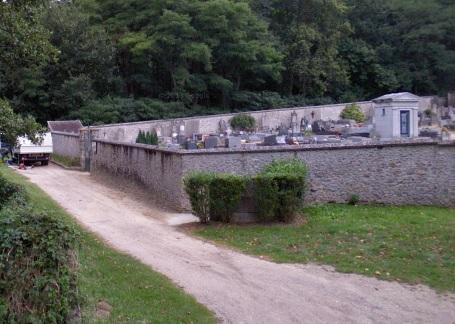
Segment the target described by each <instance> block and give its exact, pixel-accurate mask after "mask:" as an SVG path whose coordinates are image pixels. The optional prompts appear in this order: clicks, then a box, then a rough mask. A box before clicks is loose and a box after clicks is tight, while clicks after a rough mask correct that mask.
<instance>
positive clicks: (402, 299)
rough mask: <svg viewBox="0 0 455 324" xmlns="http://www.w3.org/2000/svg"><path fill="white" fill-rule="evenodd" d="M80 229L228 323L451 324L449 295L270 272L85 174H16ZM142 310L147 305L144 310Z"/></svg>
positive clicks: (302, 271)
mask: <svg viewBox="0 0 455 324" xmlns="http://www.w3.org/2000/svg"><path fill="white" fill-rule="evenodd" d="M22 174H25V175H26V176H27V177H28V178H30V179H31V181H32V182H34V183H36V184H37V185H39V186H40V187H41V188H42V189H44V190H45V191H46V192H47V193H48V194H49V195H50V196H51V197H53V198H54V199H55V200H56V201H57V202H58V203H60V205H62V206H63V207H64V208H65V209H66V210H68V211H69V212H70V213H71V214H72V215H74V217H75V218H76V219H77V220H78V221H79V222H80V223H82V224H84V225H85V226H86V227H87V228H89V229H90V230H92V231H93V232H95V233H96V234H97V235H99V236H100V237H102V238H103V239H104V240H106V241H107V242H109V243H110V244H111V245H112V246H113V247H115V248H117V249H119V250H121V251H124V252H127V253H129V254H131V255H133V256H135V257H137V258H138V259H140V260H141V261H142V262H143V263H145V264H147V265H149V266H151V267H152V268H153V269H155V270H157V271H159V272H161V273H163V274H165V275H166V276H168V277H169V278H171V279H172V280H173V281H174V282H175V283H176V284H177V285H179V286H181V287H182V288H183V289H184V290H185V291H187V292H188V293H190V294H192V295H193V296H195V297H196V299H197V300H198V301H199V302H201V303H202V304H205V305H207V306H208V307H209V308H210V309H212V310H213V311H214V312H215V313H216V315H217V316H218V317H219V318H220V320H221V321H224V322H227V323H450V324H453V323H455V302H454V300H455V299H454V295H450V296H445V297H441V296H438V295H437V294H436V293H434V292H433V291H432V290H431V289H429V288H427V287H423V286H418V287H409V286H405V285H400V284H398V283H393V282H385V281H379V280H376V279H374V278H367V277H363V276H359V275H351V274H340V273H337V272H334V271H332V270H330V268H328V267H327V268H326V267H321V266H316V265H291V264H275V263H272V262H267V261H263V260H260V259H257V258H254V257H250V256H246V255H243V254H240V253H237V252H233V251H230V250H228V249H224V248H220V247H217V246H215V245H212V244H209V243H205V242H202V241H200V240H197V239H195V238H192V237H189V236H187V235H185V234H183V233H181V232H178V231H177V230H176V229H175V228H174V227H172V226H170V225H169V224H168V221H167V220H169V219H171V218H172V215H171V214H166V213H164V212H160V211H157V210H153V209H150V208H149V207H148V206H145V205H144V204H141V203H138V202H137V201H134V200H132V199H131V198H130V197H128V196H127V195H126V194H124V193H122V192H121V191H118V190H115V189H112V188H108V187H106V186H104V185H102V184H100V183H97V182H95V181H94V180H93V179H91V178H90V176H89V175H88V174H85V173H79V172H77V171H66V170H63V169H60V168H58V167H55V166H49V167H43V168H35V169H33V170H27V171H25V172H23V173H22ZM173 221H175V218H174V220H171V222H173ZM144 307H146V305H144Z"/></svg>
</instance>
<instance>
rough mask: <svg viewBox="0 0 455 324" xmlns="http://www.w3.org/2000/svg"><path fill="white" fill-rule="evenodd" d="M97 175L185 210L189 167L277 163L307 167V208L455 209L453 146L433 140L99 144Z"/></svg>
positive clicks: (250, 169)
mask: <svg viewBox="0 0 455 324" xmlns="http://www.w3.org/2000/svg"><path fill="white" fill-rule="evenodd" d="M95 143H96V149H95V152H94V153H93V156H92V168H91V172H92V173H93V174H95V175H96V174H97V173H107V174H110V175H111V176H113V177H126V178H130V179H135V180H138V181H140V182H141V183H142V184H144V185H145V186H146V187H147V188H148V189H149V190H150V192H151V193H152V194H153V195H154V196H155V197H156V198H157V200H158V202H160V203H162V204H163V205H164V206H166V207H171V208H173V209H176V210H188V209H189V207H190V206H189V202H188V197H187V196H186V194H185V192H184V190H183V185H182V178H183V176H184V174H186V173H187V172H189V171H191V170H206V171H217V172H231V173H236V174H244V175H254V174H255V173H257V172H258V171H259V170H260V169H261V168H262V167H263V166H264V165H266V164H267V163H270V162H271V161H273V160H277V159H287V158H298V159H301V160H303V161H305V163H306V164H307V165H308V168H309V184H308V186H309V187H308V194H307V196H306V202H307V203H319V202H321V203H323V202H346V201H347V200H348V199H349V197H350V196H351V195H352V194H357V195H359V196H360V199H361V200H362V201H365V202H372V203H386V204H398V205H438V206H455V143H454V142H450V143H444V144H442V143H438V142H434V141H429V140H424V141H422V140H419V141H411V142H378V143H374V144H371V143H369V144H320V145H314V144H313V145H301V146H276V147H262V148H261V147H258V148H256V149H248V150H246V149H245V150H243V149H234V150H232V149H216V150H194V151H189V150H179V151H173V150H168V149H160V148H157V147H154V146H149V145H141V144H125V143H119V142H110V141H105V140H96V141H95Z"/></svg>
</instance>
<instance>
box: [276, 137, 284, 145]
mask: <svg viewBox="0 0 455 324" xmlns="http://www.w3.org/2000/svg"><path fill="white" fill-rule="evenodd" d="M276 143H277V144H278V145H284V144H286V136H284V135H280V136H277V137H276Z"/></svg>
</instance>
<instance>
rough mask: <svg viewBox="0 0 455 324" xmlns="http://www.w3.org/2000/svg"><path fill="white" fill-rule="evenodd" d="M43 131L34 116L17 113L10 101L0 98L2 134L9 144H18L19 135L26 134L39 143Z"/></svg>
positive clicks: (0, 127) (0, 130) (0, 132)
mask: <svg viewBox="0 0 455 324" xmlns="http://www.w3.org/2000/svg"><path fill="white" fill-rule="evenodd" d="M43 131H44V129H43V127H42V126H41V125H40V124H38V123H37V122H36V121H35V119H34V118H33V117H31V116H30V115H28V116H26V117H22V116H21V115H19V114H17V113H15V112H14V111H13V109H12V108H11V106H10V104H9V102H8V101H6V100H3V99H1V98H0V134H1V135H2V137H3V139H4V140H5V141H6V142H7V143H8V144H10V145H14V144H16V141H17V138H18V136H24V135H27V136H28V137H29V139H30V140H31V141H32V142H34V143H39V142H40V141H41V140H42V135H43Z"/></svg>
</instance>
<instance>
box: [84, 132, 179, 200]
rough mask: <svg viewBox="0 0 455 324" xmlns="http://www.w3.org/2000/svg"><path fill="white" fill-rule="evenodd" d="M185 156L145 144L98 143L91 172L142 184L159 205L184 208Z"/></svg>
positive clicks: (92, 158) (120, 180) (96, 143)
mask: <svg viewBox="0 0 455 324" xmlns="http://www.w3.org/2000/svg"><path fill="white" fill-rule="evenodd" d="M182 164H183V161H182V155H181V154H175V153H174V152H169V151H168V150H161V149H158V148H157V147H155V146H151V145H144V144H122V143H116V142H108V141H95V144H94V147H93V151H92V157H91V165H90V173H91V175H94V176H109V177H111V178H112V179H113V180H117V181H118V182H119V183H122V182H124V181H125V180H126V181H132V182H139V183H141V184H143V185H145V188H146V190H147V191H149V192H151V193H152V194H151V195H150V196H151V197H152V198H153V199H154V200H156V202H157V203H159V205H160V206H163V207H168V208H172V209H181V206H182V203H181V202H184V201H185V200H186V196H185V195H184V192H183V190H182V188H181V187H182V184H181V179H182V176H183V173H182V170H183V168H182Z"/></svg>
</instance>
